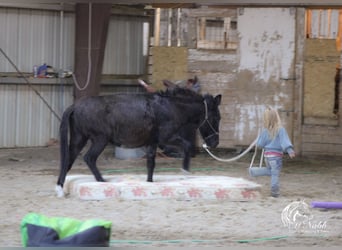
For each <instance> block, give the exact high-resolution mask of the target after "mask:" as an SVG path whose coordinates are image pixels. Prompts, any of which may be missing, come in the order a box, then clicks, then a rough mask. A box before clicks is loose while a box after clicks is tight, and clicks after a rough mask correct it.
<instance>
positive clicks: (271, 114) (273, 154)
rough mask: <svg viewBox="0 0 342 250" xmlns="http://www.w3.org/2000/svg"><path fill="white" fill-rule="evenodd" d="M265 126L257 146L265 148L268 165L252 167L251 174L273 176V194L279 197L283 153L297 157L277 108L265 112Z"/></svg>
mask: <svg viewBox="0 0 342 250" xmlns="http://www.w3.org/2000/svg"><path fill="white" fill-rule="evenodd" d="M263 118H264V128H263V130H262V131H261V134H260V136H259V137H258V140H257V146H258V147H259V148H263V149H264V156H265V157H264V158H265V163H266V167H261V168H259V167H252V168H250V169H249V173H250V175H251V176H254V177H256V176H271V196H273V197H278V196H279V194H280V192H279V174H280V171H281V168H282V166H283V155H284V153H287V154H288V155H289V156H290V157H291V158H293V157H295V152H294V150H293V145H292V143H291V141H290V139H289V136H288V134H287V132H286V129H285V128H284V127H283V126H282V123H281V120H280V117H279V114H278V112H277V110H275V109H272V108H269V107H268V108H267V109H266V110H265V112H264V117H263Z"/></svg>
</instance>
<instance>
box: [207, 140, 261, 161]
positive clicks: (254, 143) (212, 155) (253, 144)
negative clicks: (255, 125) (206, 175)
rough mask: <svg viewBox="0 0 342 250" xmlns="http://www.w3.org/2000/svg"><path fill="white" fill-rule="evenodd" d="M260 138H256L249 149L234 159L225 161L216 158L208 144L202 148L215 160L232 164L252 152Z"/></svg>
mask: <svg viewBox="0 0 342 250" xmlns="http://www.w3.org/2000/svg"><path fill="white" fill-rule="evenodd" d="M257 140H258V138H256V139H255V140H254V141H253V142H252V144H251V145H249V147H248V148H247V149H246V150H245V151H243V152H242V153H241V154H240V155H238V156H235V157H233V158H229V159H223V158H219V157H217V156H215V155H214V154H213V153H211V152H210V151H209V149H208V146H207V145H206V144H203V145H202V147H203V148H204V149H205V150H206V151H207V152H208V154H209V155H210V156H211V157H213V158H214V159H215V160H218V161H221V162H232V161H236V160H238V159H240V158H241V157H243V156H244V155H245V154H247V153H248V152H249V151H251V149H252V148H253V147H254V146H255V145H256V142H257Z"/></svg>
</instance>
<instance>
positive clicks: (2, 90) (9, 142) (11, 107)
mask: <svg viewBox="0 0 342 250" xmlns="http://www.w3.org/2000/svg"><path fill="white" fill-rule="evenodd" d="M15 95H16V86H15V85H0V117H1V122H0V134H1V137H0V145H3V146H5V147H10V146H13V145H15V130H14V129H13V127H14V126H13V125H14V124H15V122H16V117H15V107H16V98H15Z"/></svg>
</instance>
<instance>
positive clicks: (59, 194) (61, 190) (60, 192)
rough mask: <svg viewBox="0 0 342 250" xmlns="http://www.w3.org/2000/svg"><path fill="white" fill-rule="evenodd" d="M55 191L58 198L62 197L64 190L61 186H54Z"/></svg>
mask: <svg viewBox="0 0 342 250" xmlns="http://www.w3.org/2000/svg"><path fill="white" fill-rule="evenodd" d="M55 191H56V194H57V197H58V198H62V197H64V191H63V188H62V186H60V185H57V186H56V188H55Z"/></svg>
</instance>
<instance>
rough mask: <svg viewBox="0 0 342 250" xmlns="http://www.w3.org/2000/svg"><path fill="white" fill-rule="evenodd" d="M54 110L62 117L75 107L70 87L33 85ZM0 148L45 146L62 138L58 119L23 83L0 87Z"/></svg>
mask: <svg viewBox="0 0 342 250" xmlns="http://www.w3.org/2000/svg"><path fill="white" fill-rule="evenodd" d="M34 88H35V89H36V90H37V91H38V92H39V93H40V94H41V95H42V96H43V98H44V99H45V100H46V101H47V102H48V103H49V104H50V105H51V107H52V108H53V109H54V110H55V111H56V112H57V113H58V114H59V115H60V116H62V113H63V111H64V110H65V109H66V108H67V107H68V106H69V105H71V104H72V102H73V97H72V92H73V87H72V86H71V85H68V86H61V85H34ZM0 105H1V106H0V117H1V121H2V122H1V123H0V147H6V148H8V147H28V146H29V147H33V146H45V145H46V143H47V142H48V141H49V140H50V139H51V138H58V136H59V123H60V122H59V120H58V119H57V118H56V117H55V116H54V115H53V114H52V113H51V111H50V109H49V108H48V107H47V106H46V105H45V104H44V102H43V101H42V100H41V99H40V98H39V97H38V96H37V94H36V93H35V92H34V91H33V90H32V89H31V88H30V87H28V86H27V85H24V84H19V85H15V84H1V85H0Z"/></svg>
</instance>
